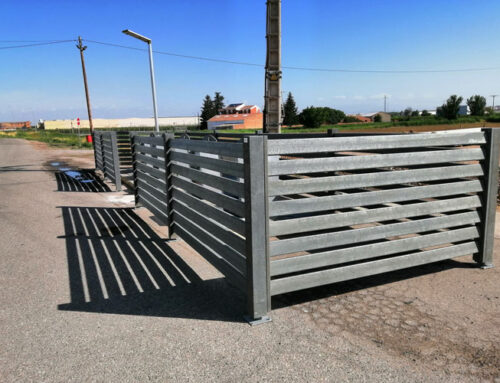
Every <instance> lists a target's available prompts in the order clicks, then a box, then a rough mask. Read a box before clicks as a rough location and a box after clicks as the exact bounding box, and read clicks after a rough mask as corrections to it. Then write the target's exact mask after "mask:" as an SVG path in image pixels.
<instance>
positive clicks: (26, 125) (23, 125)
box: [0, 121, 31, 130]
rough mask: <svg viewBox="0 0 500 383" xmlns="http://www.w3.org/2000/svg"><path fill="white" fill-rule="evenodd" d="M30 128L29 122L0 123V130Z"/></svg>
mask: <svg viewBox="0 0 500 383" xmlns="http://www.w3.org/2000/svg"><path fill="white" fill-rule="evenodd" d="M23 128H31V121H21V122H0V130H7V129H23Z"/></svg>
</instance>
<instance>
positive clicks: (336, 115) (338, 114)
mask: <svg viewBox="0 0 500 383" xmlns="http://www.w3.org/2000/svg"><path fill="white" fill-rule="evenodd" d="M324 109H325V112H324V113H325V115H326V120H325V121H324V122H326V123H327V124H334V125H335V124H338V123H339V122H342V121H343V120H344V118H345V113H344V112H342V111H341V110H338V109H332V108H324Z"/></svg>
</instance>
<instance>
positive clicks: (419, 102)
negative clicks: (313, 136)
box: [0, 0, 500, 121]
mask: <svg viewBox="0 0 500 383" xmlns="http://www.w3.org/2000/svg"><path fill="white" fill-rule="evenodd" d="M265 13H266V6H265V0H259V1H248V0H247V1H240V0H213V1H206V0H184V1H182V0H176V1H173V0H164V1H132V0H120V1H93V0H87V1H85V2H79V1H78V2H77V1H53V0H47V1H38V0H37V1H34V0H33V1H26V0H17V1H11V0H3V1H1V2H0V15H2V22H1V23H0V40H2V41H5V40H63V39H74V38H75V39H76V38H77V37H78V36H79V35H81V36H82V37H83V38H84V39H89V40H98V41H103V42H111V43H117V44H123V45H130V46H134V47H138V48H144V47H145V44H144V43H142V42H140V41H137V40H134V39H132V38H130V37H128V36H126V35H123V34H122V33H121V30H123V29H125V28H129V29H132V30H135V31H137V32H139V33H141V34H144V35H146V36H149V37H151V38H152V39H153V47H154V49H155V50H159V51H167V52H174V53H179V54H186V55H196V56H207V57H213V58H224V59H229V60H237V61H244V62H251V63H259V64H263V63H264V60H265ZM498 15H500V1H498V0H482V1H474V2H473V1H470V0H469V1H462V0H433V1H429V0H420V1H401V0H398V1H395V0H394V1H389V0H385V1H384V0H379V1H368V0H365V1H362V0H351V1H326V0H309V1H305V0H283V1H282V24H283V25H282V35H283V36H282V60H283V65H285V66H302V67H317V68H347V69H359V70H391V69H393V70H412V69H417V70H419V69H433V70H434V69H460V68H484V67H500V49H499V38H500V23H499V22H498ZM21 44H22V43H14V42H0V47H5V46H12V45H21ZM87 45H88V49H87V50H86V52H85V57H86V63H87V72H88V79H89V87H90V95H91V102H92V106H93V111H94V117H103V118H111V117H133V116H137V117H149V116H151V115H152V107H151V91H150V83H149V73H148V62H147V53H146V52H141V51H134V50H126V49H120V48H114V47H110V46H103V45H98V44H94V43H87ZM155 70H156V80H157V88H158V109H159V114H160V115H161V116H181V115H196V114H197V113H199V110H200V105H201V101H202V99H203V97H204V96H205V95H206V94H213V93H214V92H215V91H220V92H222V94H223V95H224V96H225V98H226V102H227V103H230V102H239V101H242V102H246V103H252V104H258V105H260V106H262V104H263V92H264V90H263V88H264V69H263V68H261V67H250V66H237V65H229V64H222V63H213V62H204V61H198V60H190V59H184V58H178V57H171V56H165V55H158V54H156V55H155ZM283 90H284V91H285V92H288V91H291V92H292V93H293V94H294V96H295V99H296V101H297V104H298V106H299V108H303V107H306V106H309V105H315V106H330V107H334V108H339V109H342V110H344V111H346V112H347V113H358V112H372V111H377V110H381V109H382V107H383V98H382V97H383V96H382V95H383V94H387V95H389V98H388V109H389V110H401V109H404V108H405V107H407V106H410V107H412V108H414V109H423V108H427V109H433V108H435V106H436V105H439V104H441V103H442V102H443V101H444V100H445V99H446V98H447V97H448V96H449V95H450V94H453V93H456V94H459V95H462V96H464V97H468V96H470V95H472V94H482V95H485V96H487V95H490V94H500V70H495V71H484V72H466V73H439V74H437V73H425V74H373V73H371V74H368V73H330V72H310V71H298V70H290V69H288V70H287V69H285V70H284V71H283ZM497 100H499V98H497ZM490 103H491V98H488V104H490ZM76 117H82V118H84V117H86V107H85V98H84V92H83V82H82V75H81V66H80V59H79V54H78V50H77V49H76V48H75V46H74V44H73V43H64V44H57V45H49V46H40V47H30V48H20V49H5V50H1V49H0V121H3V120H33V121H36V120H38V119H39V118H42V119H54V118H76Z"/></svg>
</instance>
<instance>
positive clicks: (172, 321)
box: [0, 139, 500, 382]
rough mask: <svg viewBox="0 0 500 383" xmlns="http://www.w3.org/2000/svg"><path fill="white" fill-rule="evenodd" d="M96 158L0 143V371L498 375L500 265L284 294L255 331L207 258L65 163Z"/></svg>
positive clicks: (442, 268)
mask: <svg viewBox="0 0 500 383" xmlns="http://www.w3.org/2000/svg"><path fill="white" fill-rule="evenodd" d="M90 160H91V155H90V153H88V152H84V151H72V150H61V149H49V148H47V147H46V146H45V145H43V144H37V143H30V142H26V141H22V140H17V139H2V140H0V381H2V382H24V381H36V382H63V381H64V382H68V381H78V382H88V381H103V382H104V381H105V382H144V381H162V382H165V381H171V382H177V381H186V382H246V381H280V382H281V381H287V382H292V381H300V382H304V381H311V382H319V381H327V382H332V381H352V382H363V381H369V382H403V381H404V382H409V381H416V382H429V381H481V380H483V379H490V380H493V379H495V378H499V374H498V371H499V368H500V365H499V360H500V359H499V358H500V357H499V355H500V353H499V350H500V342H499V330H498V329H499V328H500V327H499V325H500V319H499V318H500V309H499V307H500V300H499V295H500V290H499V283H498V282H499V275H500V274H499V272H498V268H496V269H490V270H486V271H483V270H479V269H477V268H475V267H474V264H473V263H471V261H470V259H464V260H463V261H447V262H441V263H439V264H435V265H429V266H425V267H422V268H417V269H412V270H409V271H402V272H397V273H393V274H391V275H390V276H381V277H376V278H367V279H363V280H361V281H356V282H355V283H343V284H337V285H335V286H331V287H326V288H322V289H313V290H310V291H307V292H304V293H295V294H288V295H286V296H283V297H278V299H273V307H274V310H273V313H272V316H273V322H272V323H269V324H266V325H261V326H256V327H251V326H249V325H248V324H246V323H245V322H244V321H243V320H242V317H241V313H242V312H243V310H244V298H243V296H242V295H241V294H240V293H238V291H237V290H235V289H234V288H233V287H231V286H230V285H228V284H227V283H226V282H225V280H224V278H222V277H221V276H220V275H219V274H218V273H217V272H216V271H215V270H213V269H212V268H211V266H209V265H208V264H206V263H205V262H204V260H203V259H202V258H201V257H200V256H199V255H197V254H196V253H194V252H193V251H192V250H190V249H189V247H188V246H187V245H185V244H184V243H182V241H176V242H174V243H167V242H166V241H165V240H164V238H163V237H162V233H161V227H156V229H159V231H155V230H152V229H151V228H150V226H148V225H146V224H145V223H144V221H143V220H142V219H141V216H143V215H144V212H142V213H141V212H137V214H136V212H134V210H133V209H131V204H130V201H131V198H130V196H127V195H126V193H115V192H113V191H110V190H109V189H108V188H107V185H105V184H99V183H98V182H97V181H95V180H93V181H92V179H91V178H90V175H89V174H87V173H80V174H78V173H71V172H72V171H78V168H79V167H80V166H84V165H85V164H90V163H91V161H90ZM68 171H69V172H70V173H69V175H68V173H67V172H68ZM75 174H76V175H75ZM83 181H85V182H83ZM497 236H498V230H497ZM498 253H499V248H498V243H497V245H496V259H497V264H498ZM466 258H468V257H466ZM95 265H100V267H95ZM106 265H107V266H106ZM110 265H111V266H110Z"/></svg>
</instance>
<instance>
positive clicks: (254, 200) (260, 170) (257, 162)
mask: <svg viewBox="0 0 500 383" xmlns="http://www.w3.org/2000/svg"><path fill="white" fill-rule="evenodd" d="M243 142H244V164H245V226H246V228H245V238H246V260H247V301H248V318H247V320H248V321H249V323H250V324H252V325H255V324H260V323H264V322H268V321H270V320H271V318H270V317H269V315H268V314H269V311H270V310H271V290H270V272H269V269H270V260H269V211H268V201H267V183H268V175H267V174H268V172H267V162H268V159H267V137H266V136H249V137H245V138H244V139H243Z"/></svg>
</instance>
